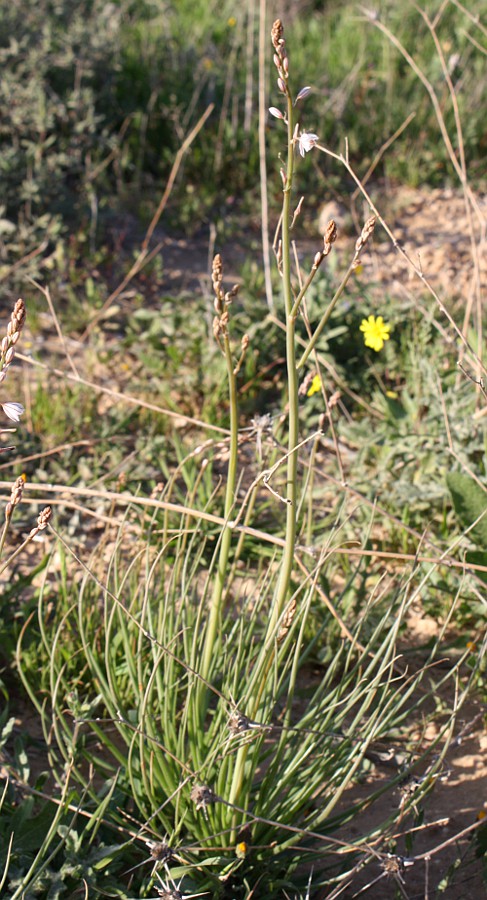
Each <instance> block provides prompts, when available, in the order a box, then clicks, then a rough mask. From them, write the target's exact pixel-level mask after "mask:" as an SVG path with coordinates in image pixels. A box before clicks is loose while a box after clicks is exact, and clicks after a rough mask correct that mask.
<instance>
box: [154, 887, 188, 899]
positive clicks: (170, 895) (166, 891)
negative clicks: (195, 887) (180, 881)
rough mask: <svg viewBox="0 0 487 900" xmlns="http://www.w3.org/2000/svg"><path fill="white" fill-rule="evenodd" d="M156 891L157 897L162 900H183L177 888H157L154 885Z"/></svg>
mask: <svg viewBox="0 0 487 900" xmlns="http://www.w3.org/2000/svg"><path fill="white" fill-rule="evenodd" d="M156 891H157V893H158V894H159V897H162V900H184V898H183V895H182V893H181V891H178V889H177V888H167V887H158V885H156Z"/></svg>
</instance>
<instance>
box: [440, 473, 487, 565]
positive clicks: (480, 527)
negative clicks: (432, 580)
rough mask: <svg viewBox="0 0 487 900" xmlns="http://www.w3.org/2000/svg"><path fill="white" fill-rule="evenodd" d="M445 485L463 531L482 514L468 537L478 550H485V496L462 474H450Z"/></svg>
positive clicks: (486, 517) (486, 514)
mask: <svg viewBox="0 0 487 900" xmlns="http://www.w3.org/2000/svg"><path fill="white" fill-rule="evenodd" d="M446 483H447V485H448V489H449V491H450V494H451V498H452V501H453V506H454V508H455V512H456V514H457V516H458V520H459V522H460V524H461V526H462V528H463V529H467V528H470V526H471V525H472V523H473V522H475V521H476V520H477V519H478V518H479V517H480V516H482V514H484V515H483V518H481V519H480V521H479V522H477V524H476V525H475V527H474V528H472V530H471V531H469V533H468V537H469V538H470V540H471V541H473V542H474V543H475V544H477V546H478V547H479V549H480V550H487V494H486V493H485V492H484V491H482V488H481V487H480V486H479V485H478V484H477V482H476V481H474V480H473V478H470V476H469V475H464V473H463V472H450V473H449V474H448V475H447V476H446Z"/></svg>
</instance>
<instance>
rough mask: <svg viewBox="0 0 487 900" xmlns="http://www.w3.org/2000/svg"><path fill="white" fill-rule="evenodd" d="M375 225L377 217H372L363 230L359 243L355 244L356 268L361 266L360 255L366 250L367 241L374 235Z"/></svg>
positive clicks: (354, 258) (354, 259)
mask: <svg viewBox="0 0 487 900" xmlns="http://www.w3.org/2000/svg"><path fill="white" fill-rule="evenodd" d="M375 223H376V218H375V216H370V218H369V219H367V221H366V223H365V225H364V227H363V228H362V232H361V234H360V237H359V238H358V239H357V242H356V244H355V255H354V257H353V265H354V266H358V265H360V254H361V252H362V250H363V249H364V247H365V245H366V243H367V241H368V240H369V238H370V237H371V235H372V234H373V231H374V228H375Z"/></svg>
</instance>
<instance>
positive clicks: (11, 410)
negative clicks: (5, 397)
mask: <svg viewBox="0 0 487 900" xmlns="http://www.w3.org/2000/svg"><path fill="white" fill-rule="evenodd" d="M2 409H3V411H4V413H5V415H6V416H7V418H8V419H12V422H19V421H20V417H21V415H22V413H23V412H25V410H24V407H23V406H22V404H21V403H13V402H10V401H9V402H8V403H2Z"/></svg>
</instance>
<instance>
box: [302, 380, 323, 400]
mask: <svg viewBox="0 0 487 900" xmlns="http://www.w3.org/2000/svg"><path fill="white" fill-rule="evenodd" d="M318 391H321V378H320V376H319V375H315V376H314V377H313V381H312V382H311V385H310V388H309V391H308V393H307V395H306V396H307V397H312V396H313V394H317V393H318Z"/></svg>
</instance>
